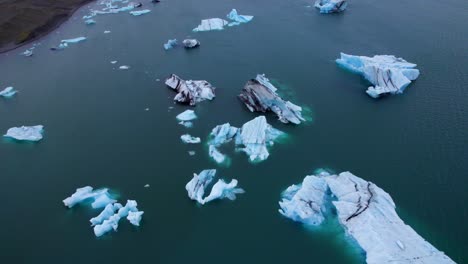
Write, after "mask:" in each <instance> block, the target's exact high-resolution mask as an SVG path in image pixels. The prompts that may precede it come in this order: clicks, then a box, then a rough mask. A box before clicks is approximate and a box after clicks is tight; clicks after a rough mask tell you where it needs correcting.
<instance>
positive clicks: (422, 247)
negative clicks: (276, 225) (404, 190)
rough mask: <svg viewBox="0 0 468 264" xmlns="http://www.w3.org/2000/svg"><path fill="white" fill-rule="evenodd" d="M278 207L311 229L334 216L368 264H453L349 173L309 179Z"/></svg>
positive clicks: (383, 197)
mask: <svg viewBox="0 0 468 264" xmlns="http://www.w3.org/2000/svg"><path fill="white" fill-rule="evenodd" d="M329 206H330V207H334V208H335V210H326V208H327V207H329ZM280 207H281V209H280V210H279V211H280V213H281V214H283V215H284V216H286V217H288V218H291V219H293V220H295V221H299V222H302V223H305V224H307V225H314V226H317V225H320V223H322V221H323V220H324V217H325V216H332V215H333V214H334V212H335V211H336V214H337V217H338V220H339V223H340V224H341V225H342V226H343V228H344V230H345V231H346V233H347V234H348V235H349V236H350V237H352V238H353V239H354V240H355V241H356V242H357V244H358V245H359V246H360V247H361V248H362V249H363V250H364V251H365V252H366V262H367V263H368V264H381V263H390V262H392V263H402V264H403V263H404V264H416V263H434V264H436V263H437V264H442V263H455V262H453V261H452V260H451V259H450V258H449V257H448V256H446V255H445V254H444V253H443V252H441V251H438V250H437V249H436V248H435V247H433V246H432V245H431V244H430V243H429V242H427V241H426V240H424V238H422V237H421V236H419V235H418V234H417V233H416V232H415V231H414V230H413V229H412V228H411V227H410V226H408V225H406V224H405V223H404V222H403V220H401V219H400V217H399V216H398V214H397V213H396V211H395V203H394V202H393V200H392V198H391V197H390V195H389V194H388V193H386V192H385V191H384V190H382V189H381V188H379V187H378V186H377V185H375V184H373V183H372V182H368V181H365V180H363V179H361V178H359V177H357V176H355V175H353V174H351V173H350V172H343V173H340V174H339V175H327V174H321V175H319V176H307V177H306V178H305V179H304V181H303V183H302V184H300V185H293V186H291V187H289V188H288V189H287V190H286V191H285V192H284V193H283V197H282V201H281V202H280Z"/></svg>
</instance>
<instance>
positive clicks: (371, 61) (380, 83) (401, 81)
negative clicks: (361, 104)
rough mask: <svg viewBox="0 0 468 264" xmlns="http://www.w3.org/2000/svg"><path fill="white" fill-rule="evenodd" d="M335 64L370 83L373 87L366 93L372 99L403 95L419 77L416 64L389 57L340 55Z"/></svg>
mask: <svg viewBox="0 0 468 264" xmlns="http://www.w3.org/2000/svg"><path fill="white" fill-rule="evenodd" d="M336 63H337V64H338V65H339V66H341V67H343V68H345V69H347V70H349V71H351V72H353V73H358V74H360V75H362V76H363V77H364V78H365V79H366V80H368V81H369V82H370V83H372V84H373V85H374V86H370V87H369V88H368V89H367V91H366V93H367V94H368V95H369V96H371V97H373V98H378V97H380V96H382V95H387V94H400V93H403V91H404V90H405V89H406V87H407V86H408V85H409V84H410V83H411V81H414V80H416V79H417V78H418V77H419V70H418V69H415V68H416V66H417V65H416V64H414V63H410V62H407V61H406V60H404V59H402V58H396V57H395V56H391V55H376V56H374V57H372V58H371V57H366V56H353V55H348V54H345V53H341V57H340V58H339V59H337V60H336Z"/></svg>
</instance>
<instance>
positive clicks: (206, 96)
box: [166, 74, 216, 106]
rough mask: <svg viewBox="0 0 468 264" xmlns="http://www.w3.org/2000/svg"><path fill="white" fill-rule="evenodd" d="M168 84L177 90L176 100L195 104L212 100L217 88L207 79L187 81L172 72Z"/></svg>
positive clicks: (167, 80)
mask: <svg viewBox="0 0 468 264" xmlns="http://www.w3.org/2000/svg"><path fill="white" fill-rule="evenodd" d="M166 85H167V86H168V87H169V88H171V89H173V90H175V91H176V92H177V95H176V96H175V97H174V101H176V102H179V103H185V104H189V105H192V106H194V105H196V104H197V103H199V102H201V101H204V100H212V99H213V98H214V97H215V93H214V90H215V89H216V88H215V87H214V86H212V85H211V84H210V83H209V82H207V81H192V80H188V81H185V80H182V79H181V78H180V77H179V76H177V75H175V74H171V76H170V77H169V78H167V79H166Z"/></svg>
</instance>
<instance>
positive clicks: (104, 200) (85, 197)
mask: <svg viewBox="0 0 468 264" xmlns="http://www.w3.org/2000/svg"><path fill="white" fill-rule="evenodd" d="M87 201H90V202H92V203H91V206H92V207H93V208H94V209H97V208H102V207H105V206H107V205H108V204H111V203H114V202H116V200H114V199H112V198H111V195H110V194H109V189H107V188H104V189H98V190H93V187H91V186H86V187H83V188H78V189H76V191H75V193H74V194H72V195H71V196H70V197H67V198H65V199H64V200H63V204H64V205H65V206H66V207H68V208H72V207H73V206H75V205H77V204H79V203H83V202H87Z"/></svg>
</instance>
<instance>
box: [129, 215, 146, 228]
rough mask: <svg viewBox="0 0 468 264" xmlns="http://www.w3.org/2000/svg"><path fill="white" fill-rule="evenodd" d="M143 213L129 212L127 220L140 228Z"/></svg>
mask: <svg viewBox="0 0 468 264" xmlns="http://www.w3.org/2000/svg"><path fill="white" fill-rule="evenodd" d="M143 213H144V212H143V211H137V212H128V216H127V220H128V221H129V222H130V223H131V224H132V225H134V226H140V221H141V217H142V215H143Z"/></svg>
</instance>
